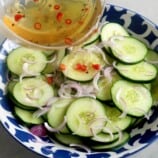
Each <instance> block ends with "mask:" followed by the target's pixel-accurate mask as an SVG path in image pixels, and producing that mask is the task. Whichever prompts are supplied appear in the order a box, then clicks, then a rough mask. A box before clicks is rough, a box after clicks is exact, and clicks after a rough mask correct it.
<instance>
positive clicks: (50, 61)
mask: <svg viewBox="0 0 158 158" xmlns="http://www.w3.org/2000/svg"><path fill="white" fill-rule="evenodd" d="M56 59H57V55H56V54H55V55H54V56H53V58H52V59H51V60H49V61H46V63H47V64H49V63H53V62H55V61H56Z"/></svg>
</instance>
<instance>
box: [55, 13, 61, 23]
mask: <svg viewBox="0 0 158 158" xmlns="http://www.w3.org/2000/svg"><path fill="white" fill-rule="evenodd" d="M62 18H63V13H62V12H59V13H57V15H56V19H57V21H58V22H60V21H61V20H62Z"/></svg>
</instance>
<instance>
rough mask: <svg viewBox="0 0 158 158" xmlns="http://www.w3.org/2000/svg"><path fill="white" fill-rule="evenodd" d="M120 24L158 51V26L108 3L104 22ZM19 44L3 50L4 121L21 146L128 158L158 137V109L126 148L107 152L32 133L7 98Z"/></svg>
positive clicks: (91, 157) (87, 157) (68, 156)
mask: <svg viewBox="0 0 158 158" xmlns="http://www.w3.org/2000/svg"><path fill="white" fill-rule="evenodd" d="M105 21H108V22H117V23H119V24H121V25H123V26H124V27H125V28H126V29H127V30H128V31H129V33H131V34H132V35H133V36H135V37H136V38H138V39H140V40H142V41H143V42H145V43H146V44H147V45H148V46H150V48H152V49H154V50H156V51H158V40H157V37H158V26H156V25H155V24H154V23H153V22H151V21H150V20H149V19H147V18H145V17H143V16H141V15H140V14H137V13H136V12H134V11H131V10H128V9H125V8H122V7H120V6H115V5H111V4H107V7H106V10H105V12H104V16H103V17H102V22H105ZM17 46H18V45H16V44H14V43H12V42H11V41H9V40H5V41H4V42H3V44H2V45H1V47H0V119H1V123H2V125H3V126H4V127H5V129H6V130H7V131H8V132H9V133H10V134H11V135H12V136H13V137H14V138H15V139H16V140H17V141H19V142H20V143H21V144H23V145H24V146H25V147H27V148H28V149H29V150H32V151H34V152H36V153H38V154H40V155H42V156H45V157H48V158H53V157H54V158H59V157H62V158H80V157H82V158H108V157H117V158H118V157H125V156H128V155H132V154H134V153H135V152H138V151H140V150H142V149H144V148H145V147H147V146H148V145H150V144H151V143H152V142H153V141H154V140H156V139H157V138H158V116H157V112H158V109H157V108H154V110H153V111H152V115H151V117H150V119H149V120H146V121H144V122H143V123H142V124H141V125H139V126H138V127H136V128H134V129H133V130H132V132H131V139H130V140H129V142H128V143H127V144H125V145H124V146H123V147H122V148H120V149H118V150H115V151H107V152H91V153H85V152H80V151H77V150H75V149H72V148H68V147H65V146H62V145H60V144H57V143H55V142H53V140H50V139H49V138H48V137H45V138H39V137H37V136H35V135H33V134H31V133H30V132H29V131H28V129H27V128H25V127H23V126H22V125H20V124H19V123H18V121H17V120H16V119H15V118H14V116H13V115H12V111H11V108H10V104H11V103H10V101H9V100H8V98H7V97H6V93H5V84H6V82H7V75H6V74H7V67H6V63H5V59H6V56H7V54H8V52H9V51H10V50H12V49H14V48H16V47H17Z"/></svg>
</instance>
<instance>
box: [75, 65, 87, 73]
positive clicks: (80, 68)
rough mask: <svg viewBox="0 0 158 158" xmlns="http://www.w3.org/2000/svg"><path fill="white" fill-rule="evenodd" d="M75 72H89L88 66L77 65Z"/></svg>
mask: <svg viewBox="0 0 158 158" xmlns="http://www.w3.org/2000/svg"><path fill="white" fill-rule="evenodd" d="M75 70H77V71H83V72H86V71H87V66H86V65H84V64H80V63H78V64H76V66H75Z"/></svg>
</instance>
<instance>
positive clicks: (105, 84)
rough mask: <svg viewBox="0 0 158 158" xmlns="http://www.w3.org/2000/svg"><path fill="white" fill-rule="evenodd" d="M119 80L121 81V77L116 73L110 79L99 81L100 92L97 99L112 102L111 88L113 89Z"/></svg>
mask: <svg viewBox="0 0 158 158" xmlns="http://www.w3.org/2000/svg"><path fill="white" fill-rule="evenodd" d="M119 79H121V77H120V76H119V75H118V74H117V73H116V72H114V73H111V76H110V78H108V77H102V78H101V79H100V80H99V81H98V87H99V90H98V91H97V93H96V97H97V99H99V100H101V101H110V100H112V97H111V87H112V85H113V83H114V82H116V81H117V80H119Z"/></svg>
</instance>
